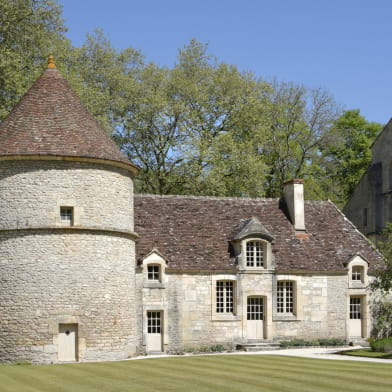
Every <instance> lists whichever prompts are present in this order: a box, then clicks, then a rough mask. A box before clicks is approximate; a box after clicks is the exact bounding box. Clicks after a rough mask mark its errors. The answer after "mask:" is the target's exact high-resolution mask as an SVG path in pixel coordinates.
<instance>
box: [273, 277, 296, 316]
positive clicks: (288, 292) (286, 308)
mask: <svg viewBox="0 0 392 392" xmlns="http://www.w3.org/2000/svg"><path fill="white" fill-rule="evenodd" d="M276 304H277V309H276V310H277V312H278V313H291V314H293V313H294V284H293V282H286V281H283V282H278V286H277V296H276Z"/></svg>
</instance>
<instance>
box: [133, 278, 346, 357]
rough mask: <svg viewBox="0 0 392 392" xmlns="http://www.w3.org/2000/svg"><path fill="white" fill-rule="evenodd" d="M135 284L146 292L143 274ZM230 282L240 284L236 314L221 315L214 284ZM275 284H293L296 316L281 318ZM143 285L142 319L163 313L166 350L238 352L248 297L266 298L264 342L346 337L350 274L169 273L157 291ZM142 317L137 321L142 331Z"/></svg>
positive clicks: (244, 333) (243, 338) (243, 336)
mask: <svg viewBox="0 0 392 392" xmlns="http://www.w3.org/2000/svg"><path fill="white" fill-rule="evenodd" d="M137 279H138V281H139V287H140V288H142V287H143V275H142V274H138V277H137ZM227 279H229V280H231V279H233V280H234V282H235V285H236V311H235V314H234V315H232V314H217V313H216V311H215V284H216V281H217V280H227ZM277 280H290V281H293V282H295V291H296V295H295V298H296V299H295V302H296V307H295V309H296V311H295V313H296V314H295V315H294V316H282V315H281V314H278V313H277V312H276V294H275V293H276V291H275V290H276V282H277ZM145 283H146V282H145V280H144V288H143V289H141V293H142V296H141V297H142V301H141V309H140V310H141V312H140V314H143V313H144V311H145V310H146V309H150V310H152V309H156V310H162V311H164V313H165V319H166V320H165V329H166V330H165V331H164V347H165V349H166V350H167V351H181V350H190V349H200V348H202V347H209V346H211V345H214V344H223V345H226V346H230V345H231V346H234V347H235V346H236V345H237V344H241V343H246V342H247V341H248V336H247V325H246V322H247V314H246V312H247V297H248V296H261V297H263V298H264V339H266V341H279V340H290V339H294V338H303V339H317V338H328V337H334V338H342V339H346V338H347V330H346V325H347V320H348V307H347V303H348V302H347V301H348V293H349V290H348V276H347V274H338V275H310V274H308V275H306V274H303V275H276V274H275V273H273V272H271V271H269V272H268V271H265V272H263V273H240V274H216V275H215V274H207V273H205V274H203V273H194V274H191V273H187V274H185V273H184V274H175V273H170V274H167V283H166V284H165V285H161V286H160V287H159V288H158V287H156V288H154V287H153V286H150V287H148V284H145ZM179 293H180V295H179ZM142 309H143V310H144V311H142ZM143 317H145V316H143ZM143 317H142V318H141V319H140V320H139V322H140V328H142V325H143ZM145 338H146V334H144V339H145ZM144 342H145V341H144Z"/></svg>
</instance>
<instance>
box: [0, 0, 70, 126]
mask: <svg viewBox="0 0 392 392" xmlns="http://www.w3.org/2000/svg"><path fill="white" fill-rule="evenodd" d="M65 31H66V28H65V26H64V22H63V20H62V19H61V6H60V5H59V4H57V3H56V1H52V0H1V1H0V120H1V119H2V118H4V117H5V116H6V114H7V113H8V112H9V110H10V109H11V108H12V107H13V106H14V105H15V104H16V102H17V101H18V100H19V98H20V97H21V95H22V94H23V93H24V92H25V91H26V89H27V88H28V87H30V85H31V84H32V83H33V81H34V80H35V79H36V77H37V76H38V75H39V74H40V73H41V72H42V69H43V66H45V65H46V59H47V58H48V55H49V54H50V53H51V52H57V51H66V48H67V47H69V41H68V40H66V39H65V37H64V32H65Z"/></svg>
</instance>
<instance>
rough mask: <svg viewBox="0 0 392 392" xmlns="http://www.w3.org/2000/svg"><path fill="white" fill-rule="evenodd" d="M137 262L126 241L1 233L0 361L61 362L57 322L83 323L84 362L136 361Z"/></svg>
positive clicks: (82, 235)
mask: <svg viewBox="0 0 392 392" xmlns="http://www.w3.org/2000/svg"><path fill="white" fill-rule="evenodd" d="M133 258H134V246H133V242H132V241H130V240H129V239H128V238H125V237H121V236H115V235H107V234H106V235H96V234H91V233H75V234H70V233H68V232H66V233H64V232H61V231H55V232H51V231H48V232H39V233H38V232H32V233H29V234H27V235H14V234H0V291H1V292H0V298H1V313H0V319H1V320H0V347H1V349H0V360H1V361H21V360H27V361H31V362H34V363H37V362H39V363H51V362H57V336H58V332H59V330H58V325H59V324H60V323H76V324H78V337H79V339H78V350H79V360H81V361H83V360H105V359H107V360H109V359H123V358H127V357H128V356H131V355H134V354H135V346H136V335H137V331H136V321H135V308H134V304H135V281H134V273H133Z"/></svg>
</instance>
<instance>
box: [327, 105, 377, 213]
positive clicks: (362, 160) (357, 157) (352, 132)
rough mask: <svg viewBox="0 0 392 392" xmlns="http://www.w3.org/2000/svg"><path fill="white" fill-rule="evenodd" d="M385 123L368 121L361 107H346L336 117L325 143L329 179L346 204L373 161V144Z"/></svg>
mask: <svg viewBox="0 0 392 392" xmlns="http://www.w3.org/2000/svg"><path fill="white" fill-rule="evenodd" d="M381 128H382V125H381V124H378V123H374V122H368V121H366V119H365V118H364V117H363V116H361V114H360V111H359V110H346V111H344V112H343V114H342V115H341V116H340V117H339V118H338V119H336V121H335V122H334V124H333V126H332V127H331V130H330V132H329V134H328V138H327V142H326V143H325V145H324V146H323V149H322V152H323V159H324V168H325V176H326V178H327V181H326V183H327V184H330V185H331V186H332V187H333V190H332V191H331V190H329V191H328V193H330V194H331V196H332V198H333V200H334V201H335V202H337V204H339V205H343V204H344V203H345V202H346V201H347V200H348V199H349V197H350V196H351V194H352V192H353V191H354V189H355V186H356V184H357V183H358V182H359V180H360V179H361V177H362V175H363V174H364V173H365V171H366V169H367V168H368V166H369V164H370V161H371V151H370V146H371V144H372V142H373V141H374V139H375V137H376V135H377V134H378V133H379V132H380V131H381Z"/></svg>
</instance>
